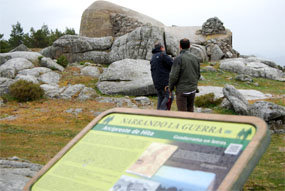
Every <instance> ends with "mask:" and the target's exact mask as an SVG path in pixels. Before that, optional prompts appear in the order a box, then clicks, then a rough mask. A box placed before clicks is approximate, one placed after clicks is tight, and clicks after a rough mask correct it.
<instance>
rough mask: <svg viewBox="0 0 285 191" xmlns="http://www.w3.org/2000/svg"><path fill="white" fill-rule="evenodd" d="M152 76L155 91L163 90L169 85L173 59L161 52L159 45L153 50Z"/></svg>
mask: <svg viewBox="0 0 285 191" xmlns="http://www.w3.org/2000/svg"><path fill="white" fill-rule="evenodd" d="M152 53H153V55H152V58H151V61H150V64H151V76H152V79H153V83H154V86H155V89H157V90H161V89H162V90H163V89H164V87H165V86H167V85H168V80H169V73H170V70H171V66H172V62H173V61H172V59H171V58H170V57H169V56H168V55H166V54H165V52H163V51H162V50H161V45H157V46H156V47H155V48H154V49H153V50H152Z"/></svg>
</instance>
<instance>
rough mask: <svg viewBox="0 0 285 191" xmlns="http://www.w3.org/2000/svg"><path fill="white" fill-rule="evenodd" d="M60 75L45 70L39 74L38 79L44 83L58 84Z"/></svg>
mask: <svg viewBox="0 0 285 191" xmlns="http://www.w3.org/2000/svg"><path fill="white" fill-rule="evenodd" d="M60 78H61V75H60V74H58V73H56V72H47V73H44V74H43V75H41V76H40V79H39V80H40V81H41V82H43V83H45V84H58V82H59V80H60Z"/></svg>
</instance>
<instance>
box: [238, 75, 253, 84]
mask: <svg viewBox="0 0 285 191" xmlns="http://www.w3.org/2000/svg"><path fill="white" fill-rule="evenodd" d="M235 80H237V81H242V82H253V79H252V78H251V77H250V76H249V75H246V74H240V75H237V76H236V77H235Z"/></svg>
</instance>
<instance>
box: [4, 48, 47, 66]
mask: <svg viewBox="0 0 285 191" xmlns="http://www.w3.org/2000/svg"><path fill="white" fill-rule="evenodd" d="M41 56H42V55H41V54H40V53H38V52H29V51H17V52H8V53H0V65H2V64H4V63H5V62H7V61H8V60H10V59H12V58H25V59H27V60H29V61H30V62H32V63H33V64H38V63H39V57H41Z"/></svg>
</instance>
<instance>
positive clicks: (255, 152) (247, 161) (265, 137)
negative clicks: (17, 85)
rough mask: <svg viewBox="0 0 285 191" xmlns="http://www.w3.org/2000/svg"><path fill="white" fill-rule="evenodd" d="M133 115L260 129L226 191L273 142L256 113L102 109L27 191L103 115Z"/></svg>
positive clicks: (240, 183) (230, 176)
mask: <svg viewBox="0 0 285 191" xmlns="http://www.w3.org/2000/svg"><path fill="white" fill-rule="evenodd" d="M114 113H120V114H132V115H147V116H154V117H170V118H181V119H193V120H203V121H215V122H229V123H241V124H249V125H253V126H254V127H255V128H256V133H255V135H254V137H253V138H252V140H251V141H250V142H249V144H248V145H247V147H246V148H245V150H244V151H243V152H242V154H241V155H240V157H239V158H238V160H237V161H236V162H235V164H234V165H233V167H232V168H231V170H230V171H229V172H228V174H227V175H226V177H225V178H224V180H223V181H222V182H221V184H220V185H219V187H218V189H217V190H219V191H224V190H240V189H241V188H242V186H243V185H244V183H245V182H246V181H247V178H248V177H249V175H250V173H251V172H252V170H253V169H254V167H255V166H256V164H257V163H258V161H259V159H260V158H261V156H262V155H263V153H264V152H265V151H266V148H267V147H268V145H269V143H270V132H269V130H268V128H267V124H266V123H265V122H264V121H263V120H262V119H260V118H257V117H252V116H236V115H220V114H205V113H191V112H178V111H171V112H170V111H162V110H142V109H130V108H114V109H110V110H107V111H105V112H102V113H101V114H100V115H98V116H97V117H96V118H95V119H93V120H92V121H91V122H90V123H89V124H88V125H87V126H86V127H85V128H84V129H82V130H81V131H80V132H79V133H78V134H77V135H76V136H75V137H74V138H73V139H72V140H71V141H70V142H69V143H68V144H67V145H66V146H64V147H63V148H62V149H61V150H60V151H59V152H58V153H57V154H56V155H55V156H54V157H53V158H52V159H51V160H50V161H49V162H48V163H47V164H46V165H45V166H44V167H43V168H42V169H41V170H40V171H39V172H38V173H37V174H36V176H34V177H33V178H32V179H31V180H30V181H29V182H28V183H27V184H26V186H25V187H24V189H23V191H30V190H31V188H32V186H33V184H34V183H36V181H37V180H38V179H39V178H40V177H41V176H43V175H44V174H45V173H46V172H47V171H48V170H49V169H50V168H51V167H52V166H53V165H54V164H55V163H56V162H57V161H59V160H60V159H61V158H62V157H63V156H64V154H66V153H67V152H68V151H69V150H70V149H71V148H72V147H73V146H74V145H75V144H76V143H77V142H78V141H80V139H81V138H82V137H83V136H84V135H85V134H86V133H88V132H89V130H91V129H92V128H93V127H94V126H95V125H96V124H97V123H98V122H99V121H100V120H101V119H102V118H103V117H105V116H107V115H109V114H114Z"/></svg>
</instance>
